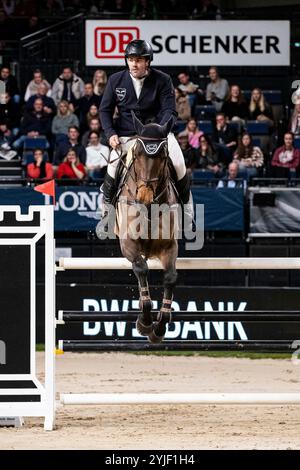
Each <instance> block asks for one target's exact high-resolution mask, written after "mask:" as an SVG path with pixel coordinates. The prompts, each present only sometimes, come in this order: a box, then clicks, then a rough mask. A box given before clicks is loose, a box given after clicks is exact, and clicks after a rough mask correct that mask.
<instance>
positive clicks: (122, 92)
mask: <svg viewBox="0 0 300 470" xmlns="http://www.w3.org/2000/svg"><path fill="white" fill-rule="evenodd" d="M116 94H117V98H118V101H123V99H124V98H125V96H126V88H116Z"/></svg>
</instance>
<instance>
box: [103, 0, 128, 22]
mask: <svg viewBox="0 0 300 470" xmlns="http://www.w3.org/2000/svg"><path fill="white" fill-rule="evenodd" d="M131 8H132V7H131V2H130V1H128V0H106V1H105V3H104V10H106V11H109V12H112V13H115V14H116V13H119V14H120V15H121V16H122V18H123V17H124V13H129V12H130V11H131ZM114 17H115V15H114Z"/></svg>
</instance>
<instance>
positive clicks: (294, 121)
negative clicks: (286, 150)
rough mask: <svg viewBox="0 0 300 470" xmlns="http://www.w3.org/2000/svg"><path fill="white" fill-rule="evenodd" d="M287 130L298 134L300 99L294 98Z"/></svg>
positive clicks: (299, 132) (299, 133)
mask: <svg viewBox="0 0 300 470" xmlns="http://www.w3.org/2000/svg"><path fill="white" fill-rule="evenodd" d="M289 131H291V132H292V133H293V134H294V135H300V99H299V98H297V99H296V103H295V107H294V111H293V114H292V116H291V119H290V122H289Z"/></svg>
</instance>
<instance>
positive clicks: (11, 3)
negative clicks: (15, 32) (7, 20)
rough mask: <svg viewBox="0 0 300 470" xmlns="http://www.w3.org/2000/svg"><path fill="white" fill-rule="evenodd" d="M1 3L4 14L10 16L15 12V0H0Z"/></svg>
mask: <svg viewBox="0 0 300 470" xmlns="http://www.w3.org/2000/svg"><path fill="white" fill-rule="evenodd" d="M1 3H2V8H3V10H4V12H5V14H6V16H11V15H13V14H14V13H15V10H16V2H15V0H1Z"/></svg>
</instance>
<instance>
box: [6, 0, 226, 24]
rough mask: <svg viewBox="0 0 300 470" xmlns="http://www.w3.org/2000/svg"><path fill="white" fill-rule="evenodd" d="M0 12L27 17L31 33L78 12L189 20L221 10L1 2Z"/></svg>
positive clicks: (149, 1) (60, 0)
mask: <svg viewBox="0 0 300 470" xmlns="http://www.w3.org/2000/svg"><path fill="white" fill-rule="evenodd" d="M0 10H1V11H2V12H3V14H4V15H5V17H6V18H8V19H10V18H15V17H29V18H33V19H34V20H33V21H32V20H31V23H32V24H31V29H34V28H35V26H36V23H37V22H38V21H39V19H38V18H47V17H55V16H56V17H57V16H61V17H64V16H72V15H75V14H77V13H79V12H82V13H84V14H87V15H99V14H103V13H107V12H109V13H110V14H113V15H114V17H118V15H119V17H122V18H126V17H127V18H132V19H154V20H155V19H159V18H160V17H161V16H162V15H163V17H165V15H168V13H169V12H176V13H181V14H183V15H185V17H187V16H188V17H192V18H206V19H216V17H217V18H219V16H218V15H220V10H219V7H218V5H217V4H216V3H215V2H214V1H213V0H166V1H165V2H159V1H158V0H0Z"/></svg>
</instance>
